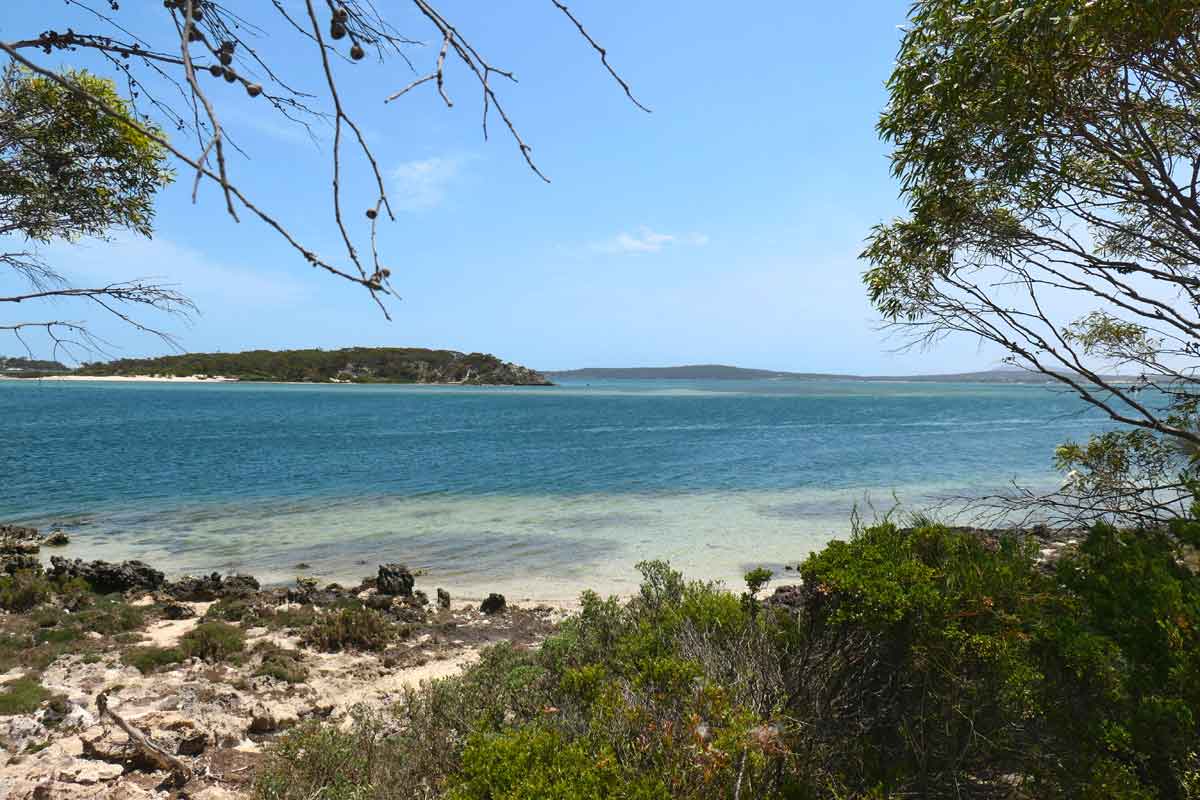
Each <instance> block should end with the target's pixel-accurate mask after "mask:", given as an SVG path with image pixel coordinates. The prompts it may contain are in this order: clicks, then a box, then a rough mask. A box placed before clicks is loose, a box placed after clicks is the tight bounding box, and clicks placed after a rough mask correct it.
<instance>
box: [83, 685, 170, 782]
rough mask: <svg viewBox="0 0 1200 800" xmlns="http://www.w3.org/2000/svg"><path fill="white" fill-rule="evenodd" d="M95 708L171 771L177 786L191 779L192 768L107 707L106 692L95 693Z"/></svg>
mask: <svg viewBox="0 0 1200 800" xmlns="http://www.w3.org/2000/svg"><path fill="white" fill-rule="evenodd" d="M96 708H97V709H99V710H100V719H101V720H103V719H104V718H105V717H106V716H107V717H109V718H111V719H112V721H113V722H114V723H116V726H117V727H118V728H120V729H121V730H123V731H125V735H126V736H128V737H129V741H130V742H132V743H133V744H134V745H135V746H136V747H137V748H138V749H139V750H141V751H142V753H143V754H144V755H145V756H146V758H148V759H149V760H150V761H151V762H152V763H154V764H156V765H158V766H159V767H161V768H162V769H165V770H167V771H168V772H171V773H172V774H173V775H174V776H175V779H176V781H177V783H178V785H179V786H182V785H183V784H185V783H187V782H188V781H190V780H191V779H192V770H191V768H190V767H188V765H187V764H184V763H183V762H182V761H180V760H179V759H178V758H176V757H175V756H173V755H171V754H170V753H168V752H167V751H166V750H163V749H162V748H161V747H159V746H158V745H156V744H155V743H154V742H152V741H150V740H149V739H148V738H147V737H146V735H145V734H143V733H142V732H141V731H139V730H138V729H137V728H135V727H133V726H132V725H130V724H129V723H128V722H126V721H125V720H123V719H121V717H120V716H119V715H118V714H117V712H115V711H113V710H112V709H111V708H109V707H108V692H101V693H100V694H98V695H96Z"/></svg>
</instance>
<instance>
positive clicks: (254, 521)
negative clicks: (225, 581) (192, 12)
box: [0, 381, 1104, 601]
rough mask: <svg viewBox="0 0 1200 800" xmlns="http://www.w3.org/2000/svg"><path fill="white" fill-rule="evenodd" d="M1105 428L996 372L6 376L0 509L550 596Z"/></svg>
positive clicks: (801, 543)
mask: <svg viewBox="0 0 1200 800" xmlns="http://www.w3.org/2000/svg"><path fill="white" fill-rule="evenodd" d="M1103 426H1104V423H1103V421H1101V420H1099V419H1098V418H1097V417H1096V416H1095V415H1094V414H1092V413H1090V412H1088V411H1087V410H1086V409H1084V408H1083V407H1082V404H1081V403H1080V402H1079V401H1078V400H1077V399H1075V398H1074V397H1072V396H1070V395H1067V394H1063V393H1061V392H1059V391H1056V390H1052V389H1050V388H1046V387H1039V386H1016V385H984V384H928V383H914V384H906V383H852V382H840V381H820V382H817V381H711V382H700V381H662V382H631V381H613V382H606V383H598V382H597V383H593V384H591V385H586V384H568V385H564V386H559V387H553V388H526V389H508V388H478V389H475V388H458V387H453V388H448V387H413V386H345V385H342V386H299V385H278V384H271V385H267V384H160V383H105V384H100V383H85V382H76V383H52V382H40V383H39V382H24V381H20V382H19V381H0V519H4V520H10V521H17V522H24V523H28V524H35V525H39V526H42V527H50V526H61V527H63V528H64V529H66V530H67V531H68V532H70V533H71V534H72V537H73V544H72V545H71V546H70V547H69V548H67V550H66V552H65V554H67V555H71V556H78V557H86V558H108V559H118V558H131V557H137V558H142V559H145V560H148V561H150V562H151V563H153V564H155V565H157V566H159V567H160V568H164V569H166V570H168V571H170V572H172V573H182V572H194V571H199V570H212V569H216V570H221V571H226V570H232V569H236V570H241V571H246V572H250V573H253V574H255V575H258V576H259V577H261V578H266V579H268V580H279V581H283V580H288V579H290V578H291V577H293V576H294V575H295V574H296V573H297V571H302V572H305V573H312V574H317V575H319V576H322V577H324V578H328V579H331V580H332V579H338V580H351V579H355V578H358V577H361V576H362V575H364V574H368V573H370V572H371V571H372V570H373V569H374V565H375V564H377V563H379V562H382V561H405V562H407V563H408V564H409V565H410V566H413V567H419V568H422V569H425V570H427V572H428V573H429V575H428V577H426V578H423V579H422V580H421V583H422V585H426V586H431V585H444V586H446V587H447V588H449V589H450V590H451V591H452V592H454V593H456V594H458V595H460V596H465V597H473V596H479V595H480V594H482V593H486V592H488V591H503V592H505V593H506V594H508V595H510V597H513V598H525V597H532V598H536V599H538V600H555V601H559V600H563V599H566V598H570V597H573V596H574V595H575V594H576V593H577V592H578V591H579V589H580V588H582V587H585V586H591V587H594V588H598V589H601V590H603V591H627V590H629V589H630V588H631V587H632V586H633V584H634V580H635V577H636V574H635V572H634V570H633V564H634V563H635V562H637V561H639V560H642V559H647V558H668V559H670V560H671V561H672V563H674V564H675V565H677V566H679V567H681V568H683V569H684V570H685V571H686V572H688V573H689V574H691V575H694V576H697V577H709V578H718V579H726V580H730V581H734V580H736V579H737V576H739V575H740V574H741V573H742V572H743V571H744V570H745V568H746V567H748V566H753V565H758V564H766V565H768V566H773V567H776V568H777V569H780V568H781V565H782V564H784V563H789V562H790V563H795V561H796V560H797V559H799V558H802V557H803V556H804V555H805V554H806V553H808V552H810V551H811V550H813V549H815V548H818V547H820V546H821V544H823V543H824V542H825V541H827V540H828V539H830V538H832V537H835V536H844V535H845V534H846V533H847V531H848V529H849V516H850V512H851V510H852V509H853V508H854V507H855V505H856V504H857V505H858V506H859V507H860V510H863V511H864V512H865V513H866V515H867V516H870V514H871V509H870V507H869V506H868V505H867V503H868V502H869V503H871V504H873V505H874V507H875V509H877V510H879V511H885V510H886V509H888V508H890V507H891V506H892V505H893V503H894V501H893V494H894V495H895V496H896V497H898V498H899V500H900V501H901V502H902V503H903V504H904V506H905V507H908V508H913V509H916V508H919V507H920V506H921V505H922V504H927V503H929V502H930V500H931V498H938V497H944V496H950V495H959V494H972V493H980V492H984V491H988V490H995V489H998V488H1002V487H1003V486H1005V485H1006V484H1007V483H1009V482H1010V481H1011V480H1013V479H1016V480H1018V481H1022V482H1024V483H1027V484H1031V485H1035V486H1050V485H1053V484H1054V483H1055V481H1056V479H1057V476H1056V475H1055V473H1054V472H1053V469H1052V466H1051V455H1052V452H1053V448H1054V446H1055V445H1056V444H1057V443H1059V442H1061V441H1062V440H1064V439H1067V438H1083V437H1086V436H1087V434H1088V433H1089V432H1091V431H1094V430H1097V429H1100V428H1101V427H1103ZM302 562H303V563H307V564H310V565H311V567H310V568H306V569H303V570H297V567H296V565H297V564H299V563H302Z"/></svg>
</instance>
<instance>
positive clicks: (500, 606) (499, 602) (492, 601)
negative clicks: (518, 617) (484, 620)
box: [479, 592, 508, 614]
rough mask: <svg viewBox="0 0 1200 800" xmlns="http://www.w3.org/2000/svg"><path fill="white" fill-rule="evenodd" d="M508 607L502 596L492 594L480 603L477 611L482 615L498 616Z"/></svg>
mask: <svg viewBox="0 0 1200 800" xmlns="http://www.w3.org/2000/svg"><path fill="white" fill-rule="evenodd" d="M507 607H508V601H507V600H505V599H504V595H502V594H496V593H495V592H492V593H491V594H489V595H488V596H487V597H486V598H485V599H484V601H483V602H482V603H480V604H479V610H480V611H482V612H483V613H484V614H499V613H500V612H501V611H503V610H504V609H505V608H507Z"/></svg>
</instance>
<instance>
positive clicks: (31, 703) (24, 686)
mask: <svg viewBox="0 0 1200 800" xmlns="http://www.w3.org/2000/svg"><path fill="white" fill-rule="evenodd" d="M49 698H50V692H49V690H47V689H46V688H45V687H44V686H42V685H41V684H40V683H38V681H37V679H36V678H33V677H30V676H26V677H24V678H17V679H16V680H11V681H9V682H8V683H5V684H2V690H0V716H4V717H8V716H12V715H14V714H32V713H33V712H34V711H37V710H38V707H39V706H41V704H42V703H43V702H44V701H46V700H48V699H49Z"/></svg>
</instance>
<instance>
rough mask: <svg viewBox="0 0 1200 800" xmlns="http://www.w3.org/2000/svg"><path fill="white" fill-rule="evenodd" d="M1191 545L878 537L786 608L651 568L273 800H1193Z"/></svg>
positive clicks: (939, 530)
mask: <svg viewBox="0 0 1200 800" xmlns="http://www.w3.org/2000/svg"><path fill="white" fill-rule="evenodd" d="M1178 555H1179V548H1178V541H1177V539H1175V538H1172V537H1171V536H1169V535H1168V534H1167V533H1155V532H1147V531H1118V530H1114V529H1112V528H1107V527H1103V526H1100V527H1097V528H1095V529H1094V530H1093V531H1092V532H1091V533H1090V535H1089V536H1088V537H1087V539H1086V541H1085V542H1084V543H1082V544H1081V545H1080V546H1079V547H1078V548H1077V549H1076V550H1075V551H1073V552H1069V553H1067V554H1066V555H1065V556H1064V557H1063V558H1062V559H1061V560H1060V561H1059V562H1058V563H1057V564H1056V565H1054V566H1050V565H1046V564H1041V563H1039V562H1038V560H1037V549H1036V547H1035V545H1034V544H1033V542H1032V541H1029V540H1026V539H1023V538H1021V537H1018V536H984V535H980V534H977V533H972V532H965V531H959V530H953V529H948V528H944V527H941V526H938V525H935V524H930V523H928V522H922V523H921V524H919V525H917V526H914V527H909V528H900V527H898V526H896V525H893V524H889V523H885V524H879V525H875V526H873V527H869V528H867V529H864V530H861V531H859V532H858V533H856V535H855V536H854V537H853V538H852V539H851V540H850V541H848V542H833V543H831V544H830V545H829V546H828V547H826V548H825V549H824V550H823V551H821V552H819V553H816V554H814V555H812V556H810V557H809V558H808V559H807V560H806V561H805V562H804V563H803V564H802V567H801V575H802V577H803V580H804V585H803V587H801V588H798V589H796V590H794V591H793V592H791V593H790V598H791V599H790V600H789V601H788V603H787V604H783V603H777V602H773V601H770V600H767V601H753V597H754V595H753V594H750V595H746V594H735V593H733V592H731V591H728V590H726V589H724V588H723V587H721V586H719V585H715V584H711V583H702V582H695V581H687V580H685V579H684V578H683V577H682V576H681V575H680V574H679V573H677V572H675V571H673V570H671V569H670V568H669V567H668V566H667V565H665V564H663V563H660V562H651V563H648V564H642V565H640V568H641V570H642V573H643V582H642V585H641V589H640V591H639V592H638V594H637V595H635V596H634V597H633V598H632V599H630V600H629V601H627V602H619V601H618V600H616V599H607V600H606V599H602V598H600V597H599V596H597V595H595V594H593V593H585V594H584V595H583V598H582V602H581V608H580V611H579V612H578V614H576V615H575V616H573V617H572V618H570V619H568V620H566V621H565V622H564V623H563V624H562V625H561V626H560V628H559V630H558V632H557V633H556V634H555V635H554V636H552V637H550V638H549V639H548V640H546V641H545V642H544V643H543V645H542V646H541V647H540V648H539V649H537V650H518V649H515V648H513V647H509V646H498V647H495V648H492V649H491V650H489V651H486V652H485V653H484V655H483V658H482V659H481V661H480V662H479V663H478V664H476V665H475V666H473V667H472V668H470V669H468V670H467V671H466V672H465V673H464V674H462V675H461V676H458V677H455V678H451V679H448V680H444V681H439V682H435V683H433V684H431V685H428V686H425V687H423V688H421V689H419V690H414V691H412V692H410V693H409V695H408V696H407V697H406V699H405V701H404V702H403V703H401V704H398V705H397V707H396V709H395V710H394V711H392V712H390V713H391V714H393V715H395V716H396V717H397V718H396V719H385V720H380V719H373V720H371V719H368V718H363V719H360V720H359V722H358V725H357V726H356V727H355V728H353V729H352V730H349V731H341V732H338V731H335V730H333V729H331V728H319V729H317V728H314V729H313V730H311V731H308V730H306V732H304V733H293V734H288V735H287V736H285V737H284V742H285V743H284V744H283V745H281V746H280V747H279V748H278V749H276V750H275V751H274V753H273V754H272V756H271V758H270V760H269V762H268V767H267V769H266V770H265V771H264V773H263V775H264V776H266V777H264V779H263V780H262V781H260V784H259V787H258V791H259V796H260V798H263V800H291V799H292V798H301V797H310V796H313V795H315V794H320V793H322V792H326V793H327V794H329V796H338V797H342V796H344V797H355V798H360V797H361V798H377V799H378V800H385V799H386V800H391V799H392V798H417V797H449V798H455V799H456V800H476V799H477V798H478V799H479V800H483V798H493V799H499V798H518V797H535V796H536V797H547V798H581V799H582V798H658V797H664V798H665V797H672V798H695V799H697V800H700V799H702V798H703V799H707V798H713V800H716V798H729V797H734V796H741V797H767V798H793V797H801V798H868V797H870V798H881V797H913V796H919V797H930V798H941V797H945V798H951V797H954V798H958V797H982V796H1014V794H1013V793H1014V792H1016V793H1017V795H1016V796H1021V797H1038V798H1064V800H1065V799H1066V798H1093V797H1095V798H1099V797H1131V798H1160V799H1161V800H1175V799H1176V798H1195V797H1197V796H1200V795H1198V794H1197V790H1198V789H1200V758H1198V757H1197V753H1198V752H1200V721H1198V719H1197V709H1200V579H1198V578H1197V576H1196V575H1194V574H1193V573H1192V572H1191V571H1189V570H1188V569H1187V568H1186V567H1184V566H1181V564H1180V562H1179V560H1178ZM751 577H752V578H753V579H754V580H753V581H751V584H752V585H751V586H750V588H751V590H752V592H753V590H754V589H756V588H757V587H756V586H755V585H753V584H759V585H761V580H760V579H761V577H762V576H761V574H755V575H752V576H751ZM748 599H749V601H748ZM379 730H393V731H399V733H396V734H394V735H391V736H388V737H386V738H382V739H380V738H375V734H374V733H372V731H375V732H378V731H379ZM316 731H319V735H318V734H317V733H316ZM297 736H303V737H305V738H304V742H303V743H300V742H299V741H298V740H295V739H293V738H292V737H297ZM367 741H370V742H371V743H372V744H371V750H370V755H369V757H366V756H363V757H362V758H359V757H360V756H361V754H362V752H363V750H362V746H361V745H362V743H363V742H367ZM355 742H358V743H359V744H358V746H356V745H355ZM318 751H320V754H319V755H314V754H315V753H317V752H318ZM300 752H303V753H305V754H306V758H311V759H313V760H314V761H315V762H316V763H320V764H322V765H323V766H322V767H321V769H320V770H315V769H314V768H313V761H305V762H304V763H301V761H302V760H301V759H299V758H298V757H297V755H296V754H297V753H300ZM346 752H354V753H355V754H356V756H355V758H356V759H359V760H350V761H348V762H347V764H348V765H349V766H348V767H347V770H349V771H339V770H338V769H336V768H335V766H334V765H335V764H336V763H337V760H338V757H337V756H336V754H337V753H346ZM350 772H353V778H352V779H350V778H347V775H349V774H350ZM351 786H353V787H355V788H354V789H353V791H354V792H358V793H357V794H354V793H352V790H351V789H350V788H348V787H351ZM335 789H336V792H343V794H340V795H339V794H337V793H336V792H335V791H334V790H335ZM331 792H332V793H331Z"/></svg>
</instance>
